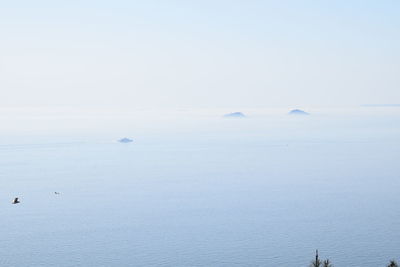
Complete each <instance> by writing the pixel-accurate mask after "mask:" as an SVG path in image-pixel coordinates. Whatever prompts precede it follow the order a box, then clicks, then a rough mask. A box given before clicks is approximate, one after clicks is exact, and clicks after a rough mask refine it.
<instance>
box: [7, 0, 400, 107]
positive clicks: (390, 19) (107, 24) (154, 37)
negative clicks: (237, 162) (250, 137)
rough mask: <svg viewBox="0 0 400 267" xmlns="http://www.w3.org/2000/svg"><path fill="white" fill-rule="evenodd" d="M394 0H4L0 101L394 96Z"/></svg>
mask: <svg viewBox="0 0 400 267" xmlns="http://www.w3.org/2000/svg"><path fill="white" fill-rule="evenodd" d="M399 14H400V2H399V1H397V0H382V1H369V0H359V1H357V0H346V1H344V0H337V1H323V0H320V1H311V0H305V1H290V0H287V1H257V0H249V1H244V0H242V1H238V0H230V1H227V0H214V1H210V0H202V1H178V0H169V1H165V0H163V1H162V0H158V1H157V0H146V1H127V0H115V1H91V0H82V1H76V0H72V1H71V0H70V1H61V0H59V1H46V0H38V1H28V0H20V1H4V0H0V107H3V108H4V107H6V108H14V107H18V108H20V107H89V108H105V107H107V108H110V107H111V108H112V107H119V108H120V107H123V108H177V109H179V108H225V107H232V108H242V107H243V108H268V107H309V106H358V105H362V104H396V103H400V88H399V85H400V75H399V70H400V50H399V47H400V32H399V31H400V16H399Z"/></svg>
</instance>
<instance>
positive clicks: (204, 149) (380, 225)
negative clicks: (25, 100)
mask: <svg viewBox="0 0 400 267" xmlns="http://www.w3.org/2000/svg"><path fill="white" fill-rule="evenodd" d="M236 111H241V112H243V113H244V114H245V115H246V117H245V118H224V117H223V114H225V113H229V112H236ZM288 111H289V109H277V110H273V111H271V110H269V109H243V110H228V109H226V110H224V109H218V110H206V111H205V110H196V111H192V110H190V109H182V110H174V111H173V112H164V111H163V112H161V111H154V110H152V111H149V110H130V111H127V110H118V112H114V113H112V112H111V113H110V112H107V111H105V110H89V111H87V110H86V111H81V110H76V109H73V108H71V109H62V110H58V111H57V112H53V111H49V110H48V109H45V110H42V109H36V110H34V111H28V110H22V111H21V110H15V109H9V110H6V111H5V112H3V113H2V115H0V124H1V126H0V129H1V133H0V248H1V249H0V266H7V267H8V266H10V267H14V266H15V267H17V266H18V267H21V266H29V267H34V266H60V267H77V266H96V267H99V266H104V267H114V266H154V267H158V266H174V267H178V266H182V267H189V266H210V267H211V266H215V267H219V266H221V267H223V266H226V267H232V266H265V267H276V266H285V267H301V266H304V267H307V266H309V264H310V262H311V261H312V260H313V259H314V257H315V251H316V250H317V249H318V251H319V257H320V258H321V259H329V260H330V261H331V262H332V263H333V265H334V266H335V267H360V266H363V267H379V266H382V267H384V266H386V265H387V264H388V263H389V261H390V260H392V259H396V260H398V261H400V108H398V107H361V106H360V107H358V106H355V107H351V108H347V107H346V108H332V109H324V108H310V109H307V110H306V111H307V112H309V113H310V115H308V116H290V115H287V112H288ZM149 114H151V115H149ZM123 137H127V138H131V139H132V140H133V142H131V143H120V142H118V139H120V138H123ZM56 192H57V193H56ZM15 197H18V198H19V200H20V203H18V204H12V201H13V199H14V198H15Z"/></svg>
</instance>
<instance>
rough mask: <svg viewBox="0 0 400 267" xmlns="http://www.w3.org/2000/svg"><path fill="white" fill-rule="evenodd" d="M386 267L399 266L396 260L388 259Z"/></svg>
mask: <svg viewBox="0 0 400 267" xmlns="http://www.w3.org/2000/svg"><path fill="white" fill-rule="evenodd" d="M387 267H399V265H398V264H397V262H396V261H390V263H389V265H388V266H387Z"/></svg>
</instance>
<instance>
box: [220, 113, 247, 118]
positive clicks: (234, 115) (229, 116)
mask: <svg viewBox="0 0 400 267" xmlns="http://www.w3.org/2000/svg"><path fill="white" fill-rule="evenodd" d="M224 117H225V118H245V117H246V116H245V115H244V114H243V113H242V112H233V113H229V114H225V115H224Z"/></svg>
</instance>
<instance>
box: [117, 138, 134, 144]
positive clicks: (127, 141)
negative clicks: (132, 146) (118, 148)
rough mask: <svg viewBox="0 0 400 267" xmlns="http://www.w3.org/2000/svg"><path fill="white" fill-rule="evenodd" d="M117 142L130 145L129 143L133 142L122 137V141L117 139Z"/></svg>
mask: <svg viewBox="0 0 400 267" xmlns="http://www.w3.org/2000/svg"><path fill="white" fill-rule="evenodd" d="M118 142H120V143H131V142H133V140H132V139H129V138H126V137H124V138H122V139H119V140H118Z"/></svg>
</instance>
